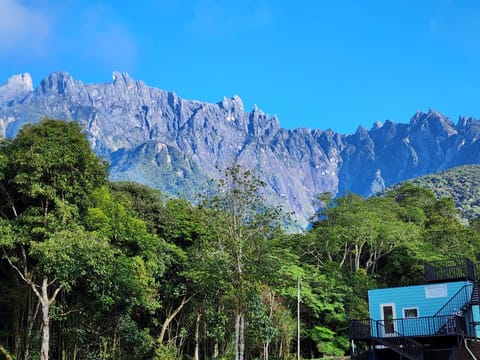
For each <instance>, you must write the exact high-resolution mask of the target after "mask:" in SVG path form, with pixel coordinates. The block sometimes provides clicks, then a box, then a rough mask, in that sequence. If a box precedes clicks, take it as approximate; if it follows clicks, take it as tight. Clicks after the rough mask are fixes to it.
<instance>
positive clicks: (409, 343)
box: [372, 320, 423, 360]
mask: <svg viewBox="0 0 480 360" xmlns="http://www.w3.org/2000/svg"><path fill="white" fill-rule="evenodd" d="M372 322H373V323H374V324H375V326H376V333H377V334H385V332H386V331H385V330H386V329H385V325H384V324H383V322H381V321H375V320H372ZM374 339H375V341H376V342H377V343H378V344H380V345H383V346H386V347H388V348H389V349H391V350H392V351H394V352H396V353H397V354H399V355H401V356H403V357H405V358H407V359H410V360H423V345H422V344H420V343H419V342H416V341H415V340H413V339H411V338H409V337H407V336H404V335H402V334H401V333H399V332H397V331H393V332H392V331H389V336H387V337H375V338H374Z"/></svg>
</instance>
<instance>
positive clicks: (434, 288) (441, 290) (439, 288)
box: [425, 284, 448, 299]
mask: <svg viewBox="0 0 480 360" xmlns="http://www.w3.org/2000/svg"><path fill="white" fill-rule="evenodd" d="M447 296H448V291H447V284H441V285H428V286H425V297H426V298H427V299H431V298H441V297H447Z"/></svg>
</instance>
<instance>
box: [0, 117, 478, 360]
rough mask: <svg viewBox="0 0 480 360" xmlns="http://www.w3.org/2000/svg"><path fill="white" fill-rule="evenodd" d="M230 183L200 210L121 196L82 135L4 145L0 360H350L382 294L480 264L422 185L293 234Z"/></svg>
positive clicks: (337, 205) (332, 213) (48, 126)
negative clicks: (359, 329)
mask: <svg viewBox="0 0 480 360" xmlns="http://www.w3.org/2000/svg"><path fill="white" fill-rule="evenodd" d="M222 178H223V179H224V180H221V181H217V183H216V184H215V185H216V191H215V192H211V193H207V194H199V196H198V201H197V202H196V203H194V204H192V203H189V202H187V201H186V200H183V199H180V198H171V197H167V196H165V195H163V194H162V193H160V192H158V191H157V190H154V189H151V188H148V187H146V186H143V185H140V184H136V183H128V182H121V183H114V182H110V181H109V180H108V164H106V163H105V162H103V161H102V159H100V158H98V157H97V156H96V155H95V154H94V153H93V152H92V150H91V149H90V146H89V143H88V140H87V138H86V136H85V135H84V133H83V132H82V130H81V128H80V127H79V125H78V124H76V123H74V122H64V121H56V120H52V119H44V120H42V121H41V122H39V123H38V124H35V125H25V126H24V127H23V128H22V129H21V130H20V132H19V134H18V135H17V137H16V138H15V139H10V140H3V141H2V143H1V146H0V196H1V199H2V200H1V202H0V354H1V355H0V358H1V357H2V356H3V357H4V358H5V359H7V360H11V359H17V360H19V359H25V360H27V359H41V360H47V359H58V360H67V359H73V360H77V359H78V360H80V359H105V360H106V359H111V360H120V359H125V360H126V359H158V360H176V359H195V360H200V359H203V360H206V359H209V360H211V359H218V360H221V359H225V360H227V359H228V360H230V359H235V360H244V359H245V360H246V359H265V360H274V359H278V360H280V359H284V360H286V359H297V356H298V354H299V355H300V356H301V358H302V359H318V358H321V357H324V356H343V355H346V354H348V352H349V340H348V320H349V319H354V318H365V317H368V304H367V300H366V298H367V290H368V289H373V288H380V287H392V286H403V285H409V284H415V283H418V282H419V281H421V279H422V271H423V262H424V261H432V260H440V259H447V258H451V257H456V258H458V257H468V258H470V259H472V260H473V261H478V258H479V252H478V249H479V248H480V247H479V245H480V233H479V222H478V221H471V222H470V223H468V222H466V221H462V220H461V219H460V217H459V216H458V213H457V211H456V209H455V206H454V202H453V200H452V199H451V198H448V197H441V198H438V197H436V196H435V194H434V193H433V191H431V190H427V189H425V188H422V187H419V186H416V185H413V184H411V183H405V184H402V185H401V186H399V187H396V188H395V189H392V190H390V191H388V192H386V193H384V194H382V195H381V196H375V197H370V198H362V197H360V196H357V195H355V194H352V193H348V194H345V195H343V196H341V197H337V198H333V197H332V196H331V195H330V194H319V196H318V204H319V207H318V209H319V210H318V212H317V213H316V214H315V216H314V217H313V218H312V220H311V224H312V225H311V227H310V228H309V229H308V230H305V231H304V232H297V233H292V232H289V231H286V230H285V228H284V224H286V223H288V222H289V219H288V214H285V213H284V212H282V209H279V208H276V207H272V206H268V205H267V204H266V201H265V199H264V197H263V195H262V194H263V193H262V187H263V183H262V182H261V181H260V180H259V179H258V178H256V177H255V176H254V174H253V173H252V171H251V170H249V169H244V168H241V167H239V166H232V167H231V168H228V169H227V170H225V173H224V174H223V177H222ZM298 300H299V301H298ZM298 327H299V328H300V332H299V334H297V331H298V330H297V329H298Z"/></svg>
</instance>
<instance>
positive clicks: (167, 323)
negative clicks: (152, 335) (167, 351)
mask: <svg viewBox="0 0 480 360" xmlns="http://www.w3.org/2000/svg"><path fill="white" fill-rule="evenodd" d="M192 297H193V295H192V296H190V297H189V298H188V299H187V298H185V297H184V298H183V299H182V302H181V303H180V305H178V307H177V308H176V309H175V310H174V311H173V312H172V313H170V314H169V315H167V318H166V319H165V321H164V322H163V325H162V329H161V330H160V335H159V336H158V338H157V342H158V343H159V344H163V340H164V339H165V333H166V332H167V329H168V327H169V326H170V323H171V322H172V320H173V319H174V318H175V316H177V314H178V313H179V312H180V310H182V308H183V307H184V306H185V304H186V303H188V302H189V301H190V300H191V299H192Z"/></svg>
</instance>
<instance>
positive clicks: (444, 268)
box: [424, 258, 475, 283]
mask: <svg viewBox="0 0 480 360" xmlns="http://www.w3.org/2000/svg"><path fill="white" fill-rule="evenodd" d="M424 269H425V281H427V282H429V283H435V282H444V281H453V280H471V281H474V280H475V265H474V264H473V262H472V261H471V260H469V259H466V258H465V259H452V260H440V261H433V262H429V263H425V264H424Z"/></svg>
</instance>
